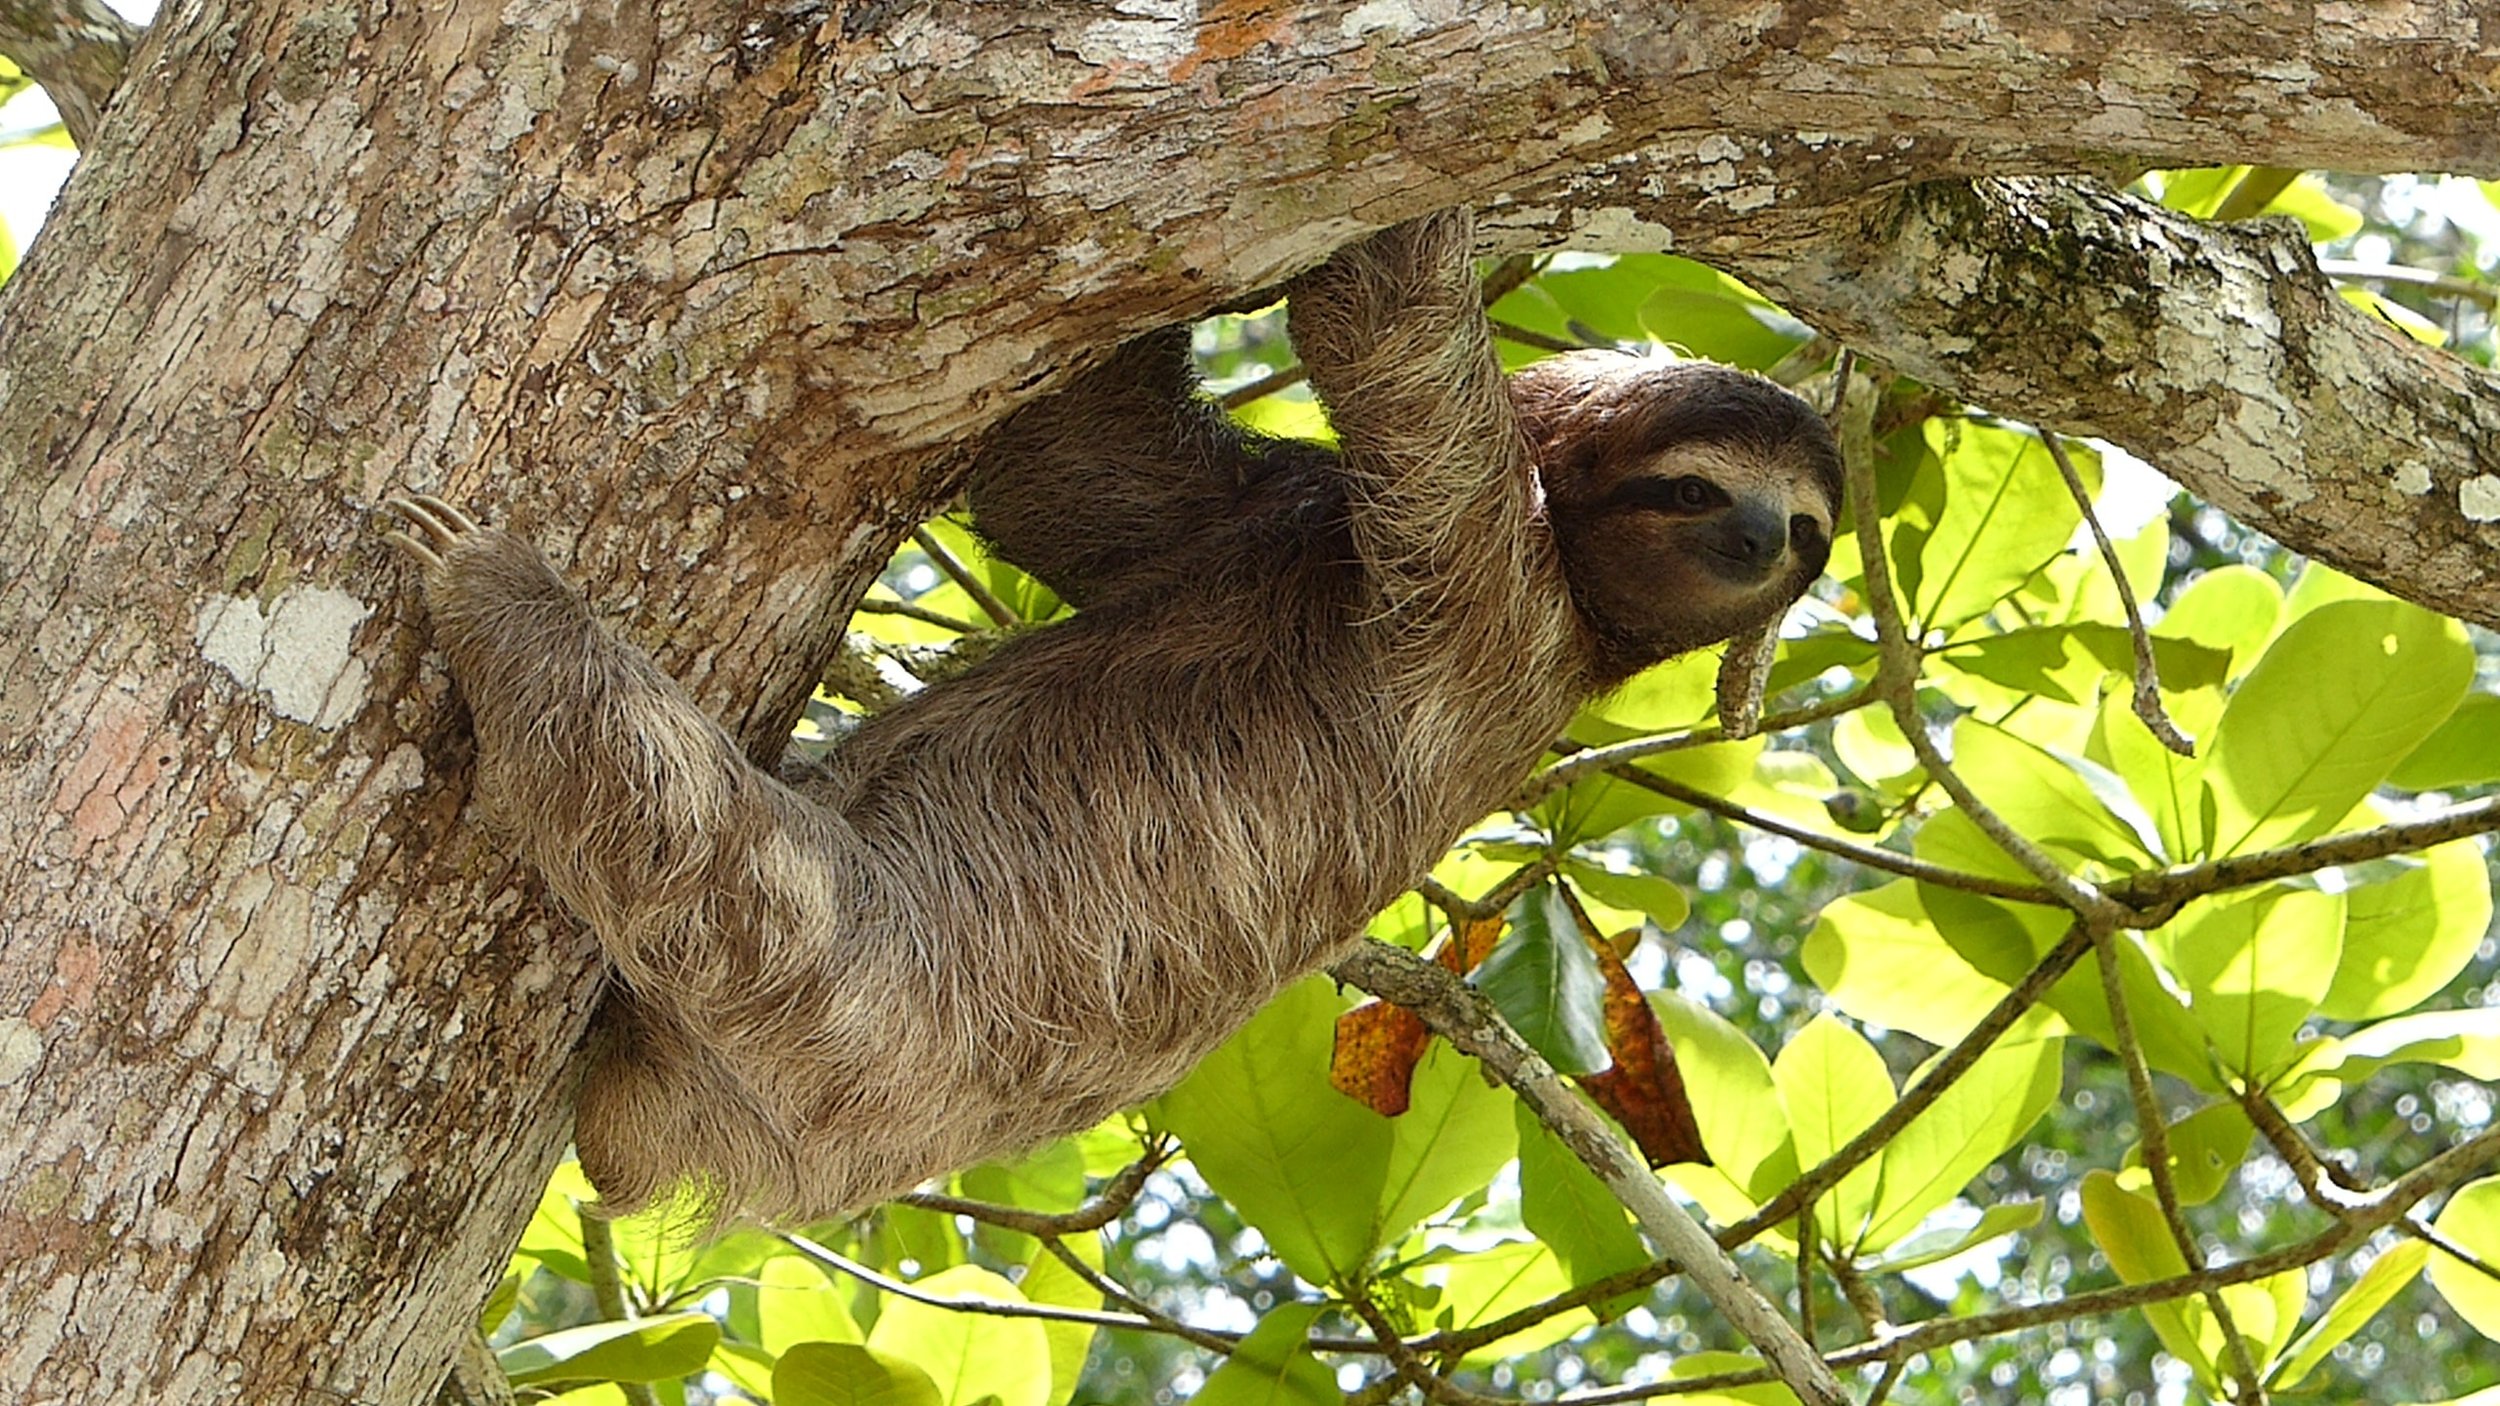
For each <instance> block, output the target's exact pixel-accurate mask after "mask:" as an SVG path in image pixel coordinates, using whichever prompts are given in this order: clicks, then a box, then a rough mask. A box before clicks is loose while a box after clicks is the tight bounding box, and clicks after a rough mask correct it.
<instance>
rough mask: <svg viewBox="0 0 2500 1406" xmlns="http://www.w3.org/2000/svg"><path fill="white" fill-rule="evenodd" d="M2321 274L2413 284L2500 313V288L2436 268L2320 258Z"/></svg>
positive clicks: (2319, 268)
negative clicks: (2442, 271)
mask: <svg viewBox="0 0 2500 1406" xmlns="http://www.w3.org/2000/svg"><path fill="white" fill-rule="evenodd" d="M2318 272H2320V273H2322V274H2325V275H2326V276H2327V277H2329V278H2341V279H2362V280H2368V281H2374V282H2379V283H2405V284H2410V285H2412V286H2413V287H2416V288H2428V289H2431V290H2432V291H2434V292H2438V293H2445V294H2447V295H2448V296H2449V297H2451V298H2463V299H2465V300H2466V301H2467V302H2470V303H2476V304H2479V305H2481V307H2482V308H2483V309H2484V311H2486V312H2491V311H2500V287H2495V286H2494V285H2492V284H2489V283H2484V282H2481V281H2479V280H2476V279H2470V278H2459V277H2457V276H2456V275H2455V274H2450V273H2441V272H2439V271H2438V270H2436V269H2425V268H2414V267H2412V266H2411V265H2409V264H2365V263H2359V262H2356V261H2355V260H2352V259H2320V260H2318Z"/></svg>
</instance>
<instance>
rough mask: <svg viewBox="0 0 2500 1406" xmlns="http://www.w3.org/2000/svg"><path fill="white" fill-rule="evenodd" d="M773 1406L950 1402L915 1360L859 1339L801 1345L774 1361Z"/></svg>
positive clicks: (901, 1405) (907, 1405)
mask: <svg viewBox="0 0 2500 1406" xmlns="http://www.w3.org/2000/svg"><path fill="white" fill-rule="evenodd" d="M772 1380H773V1406H945V1401H946V1398H945V1397H944V1396H941V1395H940V1394H939V1393H938V1388H937V1383H935V1382H933V1381H931V1380H929V1374H928V1373H926V1372H924V1371H922V1370H920V1368H919V1367H917V1366H915V1365H914V1364H912V1363H910V1362H906V1361H903V1360H901V1359H899V1358H894V1357H889V1356H887V1355H885V1354H883V1353H880V1352H877V1351H874V1350H873V1349H870V1348H865V1347H861V1346H859V1345H858V1344H856V1343H800V1344H798V1345H796V1346H794V1347H792V1348H791V1349H790V1350H789V1351H787V1352H785V1353H783V1354H782V1355H781V1360H780V1361H778V1362H776V1363H774V1364H773V1378H772Z"/></svg>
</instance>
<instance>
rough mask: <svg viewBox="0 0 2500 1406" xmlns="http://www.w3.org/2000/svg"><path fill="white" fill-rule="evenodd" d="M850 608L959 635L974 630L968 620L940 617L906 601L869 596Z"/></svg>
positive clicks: (922, 606)
mask: <svg viewBox="0 0 2500 1406" xmlns="http://www.w3.org/2000/svg"><path fill="white" fill-rule="evenodd" d="M852 608H853V609H855V610H857V611H858V612H859V613H860V614H862V615H900V616H902V617H903V618H904V619H906V620H917V621H919V622H920V623H921V624H923V625H935V626H937V627H938V628H939V629H941V630H953V631H954V632H955V633H956V634H959V635H968V634H971V633H972V632H973V631H974V629H975V628H976V627H975V626H974V625H973V623H972V622H971V621H969V620H958V619H956V618H955V617H954V616H952V615H942V614H940V613H938V612H937V611H934V610H931V609H930V608H928V607H927V606H925V605H920V604H918V603H916V602H913V601H907V600H884V599H881V598H879V597H876V596H869V597H866V598H864V599H862V600H861V601H860V603H859V604H858V605H856V606H854V607H852Z"/></svg>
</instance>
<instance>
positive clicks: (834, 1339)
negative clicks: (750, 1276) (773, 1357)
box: [731, 1254, 861, 1354]
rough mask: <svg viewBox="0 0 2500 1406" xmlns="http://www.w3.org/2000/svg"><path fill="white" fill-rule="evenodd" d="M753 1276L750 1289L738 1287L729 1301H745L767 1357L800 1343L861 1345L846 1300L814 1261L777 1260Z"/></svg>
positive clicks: (777, 1257)
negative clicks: (748, 1305) (743, 1299)
mask: <svg viewBox="0 0 2500 1406" xmlns="http://www.w3.org/2000/svg"><path fill="white" fill-rule="evenodd" d="M754 1277H755V1281H756V1282H755V1283H754V1285H753V1286H751V1287H747V1286H742V1287H741V1289H740V1290H739V1291H734V1292H733V1293H732V1295H731V1297H732V1301H733V1302H735V1300H737V1299H739V1298H742V1297H743V1298H746V1299H748V1300H749V1302H750V1304H751V1309H750V1311H751V1312H752V1313H753V1314H754V1333H755V1339H754V1340H755V1342H756V1343H757V1344H759V1345H760V1346H762V1348H763V1349H764V1350H765V1351H766V1352H770V1353H775V1354H779V1353H784V1352H787V1351H789V1350H790V1349H791V1348H792V1347H795V1346H797V1345H798V1344H800V1343H810V1342H825V1343H855V1342H858V1341H860V1338H861V1334H860V1331H859V1324H858V1323H857V1322H855V1321H854V1320H853V1319H852V1317H851V1310H850V1306H849V1304H848V1302H847V1301H846V1299H845V1296H844V1295H843V1294H842V1293H841V1291H839V1290H837V1289H836V1288H834V1286H833V1284H832V1282H831V1281H830V1280H828V1279H826V1278H825V1272H824V1271H823V1270H822V1269H820V1268H818V1267H817V1265H816V1262H815V1261H814V1260H811V1259H808V1258H807V1257H806V1256H804V1255H797V1254H787V1255H775V1256H773V1257H772V1258H771V1259H768V1260H766V1261H764V1262H763V1263H762V1264H760V1265H758V1266H756V1269H755V1276H754Z"/></svg>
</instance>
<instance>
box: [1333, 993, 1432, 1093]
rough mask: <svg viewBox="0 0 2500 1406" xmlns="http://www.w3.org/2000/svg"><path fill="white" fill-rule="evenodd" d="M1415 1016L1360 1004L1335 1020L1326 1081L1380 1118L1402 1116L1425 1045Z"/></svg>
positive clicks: (1377, 1003)
mask: <svg viewBox="0 0 2500 1406" xmlns="http://www.w3.org/2000/svg"><path fill="white" fill-rule="evenodd" d="M1431 1039H1432V1035H1431V1032H1429V1031H1427V1030H1425V1029H1424V1022H1423V1020H1422V1018H1421V1017H1419V1016H1417V1015H1416V1014H1415V1013H1414V1012H1413V1011H1410V1010H1408V1009H1407V1008H1406V1007H1404V1006H1393V1005H1390V1004H1389V1003H1388V1002H1386V1001H1365V1002H1364V1003H1363V1004H1361V1005H1359V1006H1356V1007H1355V1008H1354V1009H1352V1010H1350V1011H1347V1012H1346V1013H1345V1014H1344V1015H1341V1016H1339V1017H1337V1043H1336V1048H1335V1049H1334V1050H1333V1051H1332V1052H1331V1053H1330V1054H1329V1057H1328V1082H1329V1083H1330V1084H1331V1085H1333V1086H1334V1087H1335V1088H1336V1090H1337V1092H1339V1093H1341V1094H1344V1095H1345V1096H1346V1097H1347V1098H1350V1099H1353V1100H1354V1101H1355V1102H1357V1103H1360V1104H1362V1105H1363V1106H1364V1107H1365V1108H1368V1109H1370V1110H1371V1111H1372V1112H1374V1113H1377V1114H1379V1115H1381V1116H1382V1117H1384V1118H1395V1117H1396V1116H1398V1115H1399V1114H1401V1113H1404V1112H1405V1111H1406V1101H1407V1099H1408V1097H1409V1096H1410V1086H1411V1085H1412V1084H1413V1082H1414V1079H1415V1064H1416V1061H1418V1060H1420V1059H1422V1058H1423V1057H1424V1046H1425V1045H1426V1044H1428V1043H1430V1042H1431Z"/></svg>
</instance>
